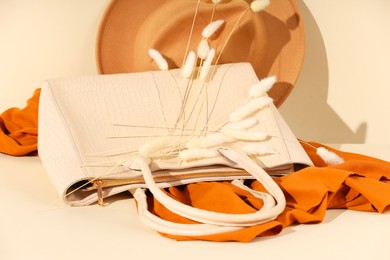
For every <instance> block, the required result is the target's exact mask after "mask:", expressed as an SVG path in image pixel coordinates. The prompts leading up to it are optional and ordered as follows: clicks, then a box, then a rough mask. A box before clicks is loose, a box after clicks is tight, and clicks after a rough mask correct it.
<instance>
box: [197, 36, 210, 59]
mask: <svg viewBox="0 0 390 260" xmlns="http://www.w3.org/2000/svg"><path fill="white" fill-rule="evenodd" d="M209 51H210V46H209V43H208V42H207V39H202V40H201V41H200V43H199V45H198V57H199V58H201V59H202V60H204V59H206V58H207V55H208V54H209Z"/></svg>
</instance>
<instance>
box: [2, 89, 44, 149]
mask: <svg viewBox="0 0 390 260" xmlns="http://www.w3.org/2000/svg"><path fill="white" fill-rule="evenodd" d="M40 93H41V89H36V90H35V92H34V95H33V96H32V97H31V98H30V99H29V100H28V101H27V106H26V107H25V108H23V109H19V108H15V107H14V108H10V109H8V110H6V111H5V112H3V113H2V114H1V115H0V152H1V153H6V154H10V155H15V156H20V155H27V154H36V151H37V141H38V104H39V94H40Z"/></svg>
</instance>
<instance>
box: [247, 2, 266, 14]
mask: <svg viewBox="0 0 390 260" xmlns="http://www.w3.org/2000/svg"><path fill="white" fill-rule="evenodd" d="M269 4H270V3H269V0H255V1H253V2H252V3H251V10H252V11H253V12H255V13H257V12H260V11H261V10H263V9H264V8H266V7H267V6H269Z"/></svg>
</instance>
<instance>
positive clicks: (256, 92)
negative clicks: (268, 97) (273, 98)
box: [249, 76, 276, 98]
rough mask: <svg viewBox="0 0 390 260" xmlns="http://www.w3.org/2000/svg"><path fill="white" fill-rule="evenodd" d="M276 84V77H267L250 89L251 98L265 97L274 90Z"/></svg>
mask: <svg viewBox="0 0 390 260" xmlns="http://www.w3.org/2000/svg"><path fill="white" fill-rule="evenodd" d="M275 82H276V77H275V76H271V77H267V78H264V79H262V80H260V81H259V82H258V83H256V84H255V85H253V86H252V87H251V88H250V90H249V96H251V97H254V98H258V97H261V96H264V95H265V94H266V93H267V92H268V91H269V90H270V89H271V88H272V86H273V85H274V84H275Z"/></svg>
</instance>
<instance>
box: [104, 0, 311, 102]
mask: <svg viewBox="0 0 390 260" xmlns="http://www.w3.org/2000/svg"><path fill="white" fill-rule="evenodd" d="M251 2H252V0H222V1H221V2H220V3H219V4H216V5H214V4H213V3H212V2H211V0H201V1H200V2H199V9H198V12H197V15H196V20H195V27H194V30H193V33H192V37H191V42H190V45H189V49H190V50H194V51H196V49H197V47H198V44H199V42H200V41H201V39H202V35H201V32H202V30H203V29H204V28H205V26H206V25H207V24H209V23H210V21H211V19H212V17H213V20H219V19H222V20H224V21H225V23H224V26H223V27H222V28H221V29H220V30H219V31H218V32H217V34H216V35H215V36H214V37H212V38H211V39H210V42H209V43H210V46H211V47H213V48H215V49H216V51H217V53H218V52H220V50H221V49H222V46H223V45H224V44H225V41H226V39H227V38H228V36H229V34H230V33H231V32H232V28H233V27H234V25H235V24H236V22H237V20H238V19H239V17H240V16H241V15H242V18H241V19H240V22H239V24H238V26H237V27H236V29H235V30H233V34H232V35H231V37H230V39H229V41H228V42H227V45H226V48H224V49H223V51H222V55H221V58H220V60H219V61H218V63H220V64H221V63H232V62H250V63H251V64H252V66H253V67H254V69H255V71H256V74H257V76H258V77H259V78H263V77H266V76H268V75H276V76H277V79H278V82H277V83H276V84H275V85H274V87H273V88H272V89H271V90H270V92H269V95H270V96H271V97H273V98H274V103H275V104H276V105H277V106H279V105H281V104H282V103H283V101H284V100H285V99H286V98H287V96H288V95H289V94H290V92H291V90H292V89H293V86H294V84H295V82H296V80H297V78H298V75H299V72H300V70H301V67H302V63H303V57H304V49H305V34H304V27H303V21H302V17H301V14H300V12H299V9H298V6H297V3H296V2H295V1H294V0H271V1H270V5H269V6H268V7H266V8H265V9H264V10H263V11H261V12H259V13H254V12H252V11H251V9H249V10H248V7H249V6H250V4H251ZM197 5H198V1H197V0H142V1H136V0H112V1H111V3H110V4H109V6H108V8H107V10H106V12H105V14H104V16H103V18H102V21H101V25H100V28H99V32H98V36H97V49H96V59H97V60H96V62H97V67H98V71H99V73H101V74H113V73H126V72H139V71H146V70H157V69H158V68H157V66H156V65H155V63H154V62H153V60H152V59H151V58H150V57H149V55H148V52H147V51H148V49H150V48H153V49H156V50H158V51H159V52H160V53H161V54H162V55H163V56H164V57H165V58H166V59H167V60H168V64H169V68H170V69H173V68H177V67H181V66H182V64H183V59H184V55H185V52H186V46H187V42H188V39H189V35H190V30H191V25H192V23H193V20H194V14H195V10H196V7H197ZM214 7H215V10H214V12H213V9H214ZM245 10H246V11H245Z"/></svg>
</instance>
